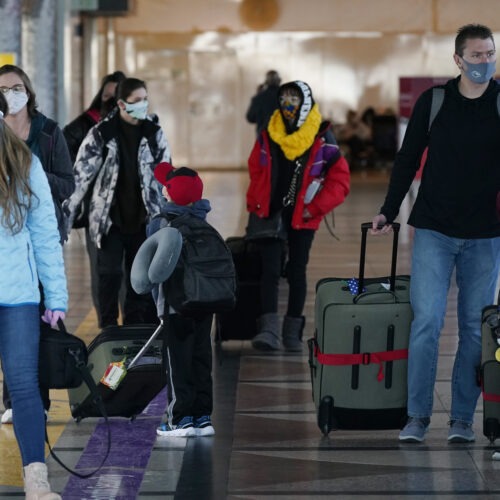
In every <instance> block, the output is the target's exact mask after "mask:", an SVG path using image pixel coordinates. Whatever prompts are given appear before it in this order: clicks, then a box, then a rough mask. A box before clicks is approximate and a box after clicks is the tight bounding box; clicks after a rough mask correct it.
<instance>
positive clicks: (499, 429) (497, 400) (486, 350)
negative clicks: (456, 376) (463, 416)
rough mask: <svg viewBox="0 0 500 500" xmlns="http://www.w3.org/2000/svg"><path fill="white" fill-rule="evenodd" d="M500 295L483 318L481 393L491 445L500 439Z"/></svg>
mask: <svg viewBox="0 0 500 500" xmlns="http://www.w3.org/2000/svg"><path fill="white" fill-rule="evenodd" d="M499 301H500V293H499V296H498V298H497V303H496V305H491V306H487V307H485V308H484V309H483V312H482V318H481V345H482V348H481V372H480V380H481V391H482V394H483V434H484V435H485V436H486V437H487V438H488V439H489V440H490V442H491V443H493V442H494V441H495V439H497V438H498V437H500V302H499Z"/></svg>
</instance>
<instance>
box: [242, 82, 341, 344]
mask: <svg viewBox="0 0 500 500" xmlns="http://www.w3.org/2000/svg"><path fill="white" fill-rule="evenodd" d="M278 103H279V108H278V109H277V110H276V111H275V112H274V113H273V115H272V116H271V118H270V120H269V123H268V125H267V128H266V129H265V130H263V131H262V132H261V133H260V134H259V136H258V137H257V140H256V142H255V145H254V147H253V149H252V152H251V154H250V157H249V160H248V168H249V174H250V185H249V187H248V191H247V210H248V211H249V212H250V213H251V214H255V215H256V216H257V217H259V218H262V219H269V218H273V217H279V218H280V219H281V222H282V228H283V231H281V234H280V236H281V237H277V238H267V239H263V240H258V241H257V244H258V247H259V251H260V253H261V257H262V267H263V269H262V277H261V303H262V310H261V315H260V317H259V318H258V327H259V328H258V333H257V335H256V336H255V337H254V338H253V340H252V345H253V347H254V348H255V349H258V350H266V351H270V350H278V349H280V348H281V339H280V335H279V317H278V285H279V279H280V275H281V270H282V253H283V241H286V244H287V247H288V262H287V266H286V278H287V281H288V285H289V294H288V304H287V311H286V315H285V317H284V320H283V327H282V340H283V346H284V347H285V349H286V350H288V351H300V350H302V331H303V329H304V324H305V318H304V316H303V315H302V313H303V309H304V304H305V298H306V294H307V282H306V268H307V262H308V260H309V251H310V249H311V245H312V242H313V239H314V234H315V232H316V230H317V229H318V228H319V225H320V223H321V220H322V219H323V217H324V216H325V215H326V214H327V213H329V212H330V211H331V210H333V209H334V208H335V207H337V206H339V205H340V204H341V203H342V202H343V201H344V199H345V197H346V196H347V195H348V193H349V188H350V174H349V166H348V164H347V161H346V160H345V158H343V157H342V156H341V154H340V150H339V147H338V146H337V144H336V141H335V138H334V136H333V133H332V132H331V124H330V123H329V122H324V121H323V120H322V117H321V114H320V112H319V107H318V105H317V104H316V103H315V102H314V99H313V95H312V91H311V88H310V87H309V85H308V84H307V83H305V82H303V81H294V82H289V83H285V84H284V85H282V86H281V87H280V88H279V91H278ZM247 237H248V238H252V234H251V226H250V225H249V227H248V228H247Z"/></svg>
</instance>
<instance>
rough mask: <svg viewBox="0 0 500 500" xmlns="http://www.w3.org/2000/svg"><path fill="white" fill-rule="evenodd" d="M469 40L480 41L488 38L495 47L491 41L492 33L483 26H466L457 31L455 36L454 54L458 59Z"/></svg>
mask: <svg viewBox="0 0 500 500" xmlns="http://www.w3.org/2000/svg"><path fill="white" fill-rule="evenodd" d="M469 38H480V39H481V40H486V39H487V38H490V39H491V41H492V42H493V46H495V40H494V39H493V33H492V32H491V30H490V28H488V27H487V26H484V25H483V24H466V25H465V26H462V27H461V28H459V29H458V31H457V36H456V38H455V54H457V55H459V56H460V57H462V56H463V55H464V49H465V44H466V42H467V40H468V39H469Z"/></svg>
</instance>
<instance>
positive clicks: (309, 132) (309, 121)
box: [267, 104, 321, 160]
mask: <svg viewBox="0 0 500 500" xmlns="http://www.w3.org/2000/svg"><path fill="white" fill-rule="evenodd" d="M320 125H321V114H320V112H319V107H318V105H317V104H315V105H314V106H313V108H312V109H311V112H310V113H309V114H308V115H307V118H306V121H305V122H304V124H303V125H302V127H300V128H299V129H298V130H297V131H295V132H293V133H292V134H287V133H286V129H285V122H284V121H283V117H282V116H281V112H280V110H279V109H277V110H276V111H275V112H274V113H273V115H272V116H271V119H270V120H269V125H268V126H267V131H268V132H269V136H270V137H271V139H272V140H273V141H274V142H275V143H276V144H278V145H279V146H280V148H281V149H282V150H283V153H284V154H285V156H286V158H287V159H288V160H295V158H298V157H299V156H301V155H303V154H304V153H305V152H306V151H307V150H308V149H309V148H310V147H311V146H312V145H313V142H314V138H315V137H316V134H317V133H318V130H319V126H320Z"/></svg>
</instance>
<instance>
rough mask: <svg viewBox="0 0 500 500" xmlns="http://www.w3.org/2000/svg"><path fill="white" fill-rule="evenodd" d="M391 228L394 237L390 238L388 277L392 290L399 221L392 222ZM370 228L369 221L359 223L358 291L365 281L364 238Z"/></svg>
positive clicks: (394, 286)
mask: <svg viewBox="0 0 500 500" xmlns="http://www.w3.org/2000/svg"><path fill="white" fill-rule="evenodd" d="M391 225H392V230H393V234H394V238H393V240H392V259H391V277H390V289H391V291H394V289H395V288H396V261H397V258H398V236H399V228H400V224H399V222H393V223H392V224H391ZM371 228H372V223H371V222H363V223H362V224H361V251H360V256H359V279H358V290H359V293H361V292H362V291H363V285H364V281H365V260H366V238H367V234H368V230H369V229H371Z"/></svg>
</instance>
